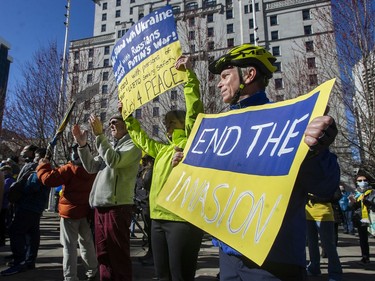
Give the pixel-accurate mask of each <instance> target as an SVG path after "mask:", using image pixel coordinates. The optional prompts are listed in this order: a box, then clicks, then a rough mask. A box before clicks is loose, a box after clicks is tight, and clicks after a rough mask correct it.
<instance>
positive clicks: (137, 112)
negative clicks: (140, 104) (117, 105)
mask: <svg viewBox="0 0 375 281" xmlns="http://www.w3.org/2000/svg"><path fill="white" fill-rule="evenodd" d="M135 118H136V119H142V109H141V108H138V109H136V110H135Z"/></svg>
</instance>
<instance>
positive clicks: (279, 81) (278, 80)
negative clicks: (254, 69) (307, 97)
mask: <svg viewBox="0 0 375 281" xmlns="http://www.w3.org/2000/svg"><path fill="white" fill-rule="evenodd" d="M282 88H283V79H282V78H275V89H276V90H280V89H282Z"/></svg>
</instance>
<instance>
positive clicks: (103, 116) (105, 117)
mask: <svg viewBox="0 0 375 281" xmlns="http://www.w3.org/2000/svg"><path fill="white" fill-rule="evenodd" d="M106 119H107V114H106V113H105V112H101V113H100V120H101V121H102V122H104V121H105V120H106Z"/></svg>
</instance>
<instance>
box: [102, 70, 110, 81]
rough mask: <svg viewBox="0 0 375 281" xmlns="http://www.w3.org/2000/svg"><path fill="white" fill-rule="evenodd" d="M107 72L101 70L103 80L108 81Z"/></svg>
mask: <svg viewBox="0 0 375 281" xmlns="http://www.w3.org/2000/svg"><path fill="white" fill-rule="evenodd" d="M108 77H109V73H108V71H104V72H103V81H108Z"/></svg>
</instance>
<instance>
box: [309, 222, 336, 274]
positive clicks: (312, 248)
mask: <svg viewBox="0 0 375 281" xmlns="http://www.w3.org/2000/svg"><path fill="white" fill-rule="evenodd" d="M319 237H320V241H321V242H322V247H323V249H324V251H325V253H326V255H327V258H328V276H329V280H330V281H341V279H342V277H341V276H342V268H341V263H340V259H339V256H338V254H337V249H336V241H335V229H334V222H333V221H311V220H308V221H307V242H308V247H309V254H310V263H309V265H308V267H307V270H308V271H309V272H311V273H312V274H320V273H321V272H320V252H319Z"/></svg>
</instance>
